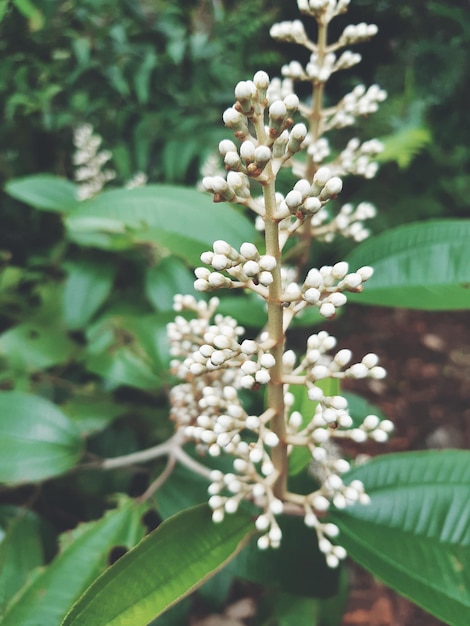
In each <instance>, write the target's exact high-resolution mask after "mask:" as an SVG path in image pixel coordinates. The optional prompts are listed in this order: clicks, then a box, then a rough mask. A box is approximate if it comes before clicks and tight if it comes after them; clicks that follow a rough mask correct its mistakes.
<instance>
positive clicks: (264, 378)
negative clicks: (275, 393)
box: [255, 370, 271, 385]
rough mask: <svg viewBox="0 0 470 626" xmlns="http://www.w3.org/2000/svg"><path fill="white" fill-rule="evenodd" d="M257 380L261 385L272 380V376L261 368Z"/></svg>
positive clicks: (257, 373) (256, 375) (256, 376)
mask: <svg viewBox="0 0 470 626" xmlns="http://www.w3.org/2000/svg"><path fill="white" fill-rule="evenodd" d="M255 380H256V382H257V383H259V384H260V385H267V384H268V383H269V381H270V380H271V376H270V374H269V372H268V371H267V370H259V371H258V372H256V374H255Z"/></svg>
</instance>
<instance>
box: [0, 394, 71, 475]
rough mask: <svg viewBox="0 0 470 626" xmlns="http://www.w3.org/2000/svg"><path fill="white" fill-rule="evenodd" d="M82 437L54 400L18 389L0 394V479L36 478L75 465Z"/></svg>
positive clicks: (63, 470) (60, 471)
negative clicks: (21, 391)
mask: <svg viewBox="0 0 470 626" xmlns="http://www.w3.org/2000/svg"><path fill="white" fill-rule="evenodd" d="M81 450H82V445H81V440H80V437H79V434H78V431H77V429H76V428H75V426H74V424H73V422H72V421H71V420H70V419H69V418H68V417H67V416H66V415H64V414H63V413H62V412H61V411H60V410H59V409H58V408H57V407H56V406H55V405H54V404H52V402H49V401H48V400H45V399H44V398H40V397H39V396H33V395H28V394H25V393H20V392H17V391H5V392H3V393H2V394H0V482H5V483H9V484H12V483H22V482H37V481H40V480H45V479H46V478H50V477H51V476H57V475H58V474H62V473H63V472H66V471H67V470H68V469H70V468H71V467H73V466H74V465H75V463H76V462H77V460H78V459H79V457H80V454H81Z"/></svg>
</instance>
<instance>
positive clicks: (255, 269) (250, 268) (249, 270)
mask: <svg viewBox="0 0 470 626" xmlns="http://www.w3.org/2000/svg"><path fill="white" fill-rule="evenodd" d="M243 271H244V272H245V274H246V275H247V276H249V277H252V276H256V275H257V274H258V273H259V265H258V263H257V262H256V261H247V262H246V263H244V264H243Z"/></svg>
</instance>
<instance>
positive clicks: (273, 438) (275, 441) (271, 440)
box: [263, 431, 279, 448]
mask: <svg viewBox="0 0 470 626" xmlns="http://www.w3.org/2000/svg"><path fill="white" fill-rule="evenodd" d="M263 440H264V443H265V444H266V445H267V446H269V447H270V448H275V447H276V446H277V445H279V437H278V436H277V435H276V433H273V432H272V431H269V432H267V433H266V434H265V436H264V439H263Z"/></svg>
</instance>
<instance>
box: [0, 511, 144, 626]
mask: <svg viewBox="0 0 470 626" xmlns="http://www.w3.org/2000/svg"><path fill="white" fill-rule="evenodd" d="M142 513H143V508H142V507H138V506H136V505H135V503H134V502H132V501H129V500H125V501H123V504H122V505H121V507H120V508H118V509H115V510H113V511H110V512H108V513H107V514H106V515H105V517H103V518H102V519H100V520H99V521H97V522H90V523H88V524H84V525H82V526H80V527H78V528H77V529H76V530H75V531H73V533H71V534H70V536H69V537H66V538H65V539H66V541H65V542H64V543H67V544H68V545H67V546H66V547H63V549H62V551H61V552H60V554H59V555H58V556H56V558H55V559H54V560H53V561H52V563H51V564H50V565H49V566H48V567H47V568H45V569H44V570H43V571H42V572H41V573H40V574H39V575H38V576H36V578H34V580H33V581H32V582H31V584H29V585H28V586H26V587H25V588H24V589H23V591H22V592H21V593H20V594H19V595H17V596H16V597H15V598H14V600H13V602H12V603H11V604H10V606H9V607H8V609H7V611H6V613H5V615H4V616H3V620H2V626H19V624H21V626H38V624H41V625H42V624H44V625H45V624H47V626H59V624H60V622H61V620H62V618H63V617H64V615H65V613H66V612H67V610H68V609H69V608H70V606H71V605H72V603H73V602H74V600H75V599H76V598H78V596H79V595H80V593H81V592H82V591H83V590H84V589H85V588H86V587H87V585H89V584H90V583H91V581H92V580H94V579H95V578H96V577H97V576H98V575H99V574H100V573H101V572H102V571H103V570H104V569H105V568H106V567H107V565H108V562H107V560H108V555H109V552H110V550H111V549H112V548H113V547H114V546H128V547H132V546H133V545H135V544H136V543H137V541H138V540H139V539H140V538H141V537H142V536H143V534H144V527H143V525H142V524H140V518H141V516H142Z"/></svg>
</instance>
